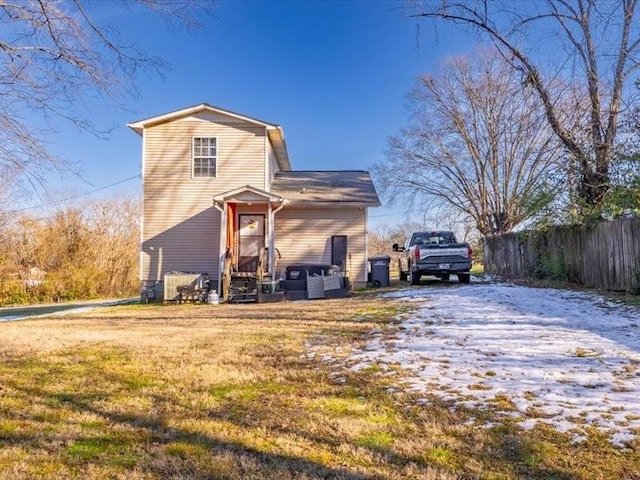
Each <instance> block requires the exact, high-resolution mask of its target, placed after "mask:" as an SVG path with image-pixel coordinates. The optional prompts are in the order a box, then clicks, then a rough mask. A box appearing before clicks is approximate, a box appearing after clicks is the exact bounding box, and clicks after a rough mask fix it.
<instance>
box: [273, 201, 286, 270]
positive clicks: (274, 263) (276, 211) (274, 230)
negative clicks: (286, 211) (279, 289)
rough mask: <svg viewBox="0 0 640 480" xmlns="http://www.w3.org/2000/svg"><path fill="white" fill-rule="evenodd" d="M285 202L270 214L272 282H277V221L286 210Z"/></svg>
mask: <svg viewBox="0 0 640 480" xmlns="http://www.w3.org/2000/svg"><path fill="white" fill-rule="evenodd" d="M284 205H285V200H284V199H283V200H282V204H281V205H280V206H279V207H278V208H276V209H275V210H271V213H270V214H269V273H270V274H271V280H275V278H276V271H275V270H276V262H275V260H276V241H275V233H276V227H275V220H276V213H278V212H279V211H280V210H282V209H283V208H284ZM269 208H271V202H270V203H269Z"/></svg>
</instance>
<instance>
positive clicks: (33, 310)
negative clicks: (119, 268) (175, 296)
mask: <svg viewBox="0 0 640 480" xmlns="http://www.w3.org/2000/svg"><path fill="white" fill-rule="evenodd" d="M139 300H140V299H139V298H138V297H132V298H118V299H110V300H86V301H77V302H70V303H48V304H43V305H29V306H20V307H3V308H0V322H12V321H16V320H25V319H27V318H36V317H46V316H50V315H66V314H69V313H81V312H87V311H89V310H93V309H94V308H98V307H111V306H114V305H124V304H127V303H135V302H138V301H139Z"/></svg>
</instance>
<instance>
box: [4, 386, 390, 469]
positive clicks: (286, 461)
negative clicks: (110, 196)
mask: <svg viewBox="0 0 640 480" xmlns="http://www.w3.org/2000/svg"><path fill="white" fill-rule="evenodd" d="M12 383H13V382H10V383H7V382H5V385H6V386H8V387H10V388H12V389H15V390H17V391H20V392H22V393H23V394H25V395H27V396H28V397H29V398H30V399H31V403H32V404H37V403H40V404H42V405H48V406H49V408H52V405H55V406H54V407H53V408H60V409H66V410H70V411H73V412H74V413H89V414H92V415H91V416H92V418H93V417H94V416H95V417H97V418H100V419H104V420H105V421H106V423H105V425H103V428H102V430H101V433H99V432H98V431H96V432H95V433H96V434H95V435H93V434H91V433H92V432H89V433H87V432H83V433H81V434H79V435H76V436H73V437H72V438H69V439H67V440H66V441H61V439H57V440H56V439H52V438H51V435H53V436H55V433H54V432H49V433H44V432H37V433H36V432H34V434H33V435H28V434H27V433H25V432H24V431H20V430H18V429H16V431H13V432H8V431H2V430H0V445H5V446H8V445H19V446H22V447H25V448H27V449H28V448H34V447H35V448H39V449H44V450H47V451H49V454H50V453H51V449H52V446H51V444H52V443H53V444H57V445H58V446H57V447H56V449H57V450H58V452H57V453H59V454H60V457H61V459H62V460H63V462H64V463H65V464H66V465H67V466H68V467H70V468H77V467H79V466H82V465H84V466H87V465H88V464H95V465H107V466H117V467H120V468H134V467H135V468H136V469H137V470H139V471H144V472H145V473H146V474H151V475H154V476H157V478H167V476H171V477H173V476H174V475H176V474H177V475H182V474H183V473H184V472H185V471H188V478H212V479H216V478H220V479H223V478H224V479H226V478H277V479H286V478H331V479H344V480H376V479H382V478H384V477H382V476H379V475H365V474H359V473H355V472H352V471H350V470H349V469H348V468H347V467H344V468H330V467H326V466H324V465H322V464H320V463H317V462H314V461H312V460H309V459H305V458H302V457H298V456H293V455H284V454H277V453H269V452H265V451H260V450H258V449H256V448H253V447H251V446H247V445H244V444H243V443H240V442H234V441H226V440H223V439H219V438H215V437H213V436H211V435H208V434H204V433H193V432H189V431H184V430H181V429H179V428H175V427H173V426H171V425H169V424H168V422H167V421H166V420H165V419H164V418H163V416H162V415H155V416H154V415H148V416H144V415H137V414H123V413H115V412H112V411H108V410H106V409H103V408H99V407H98V406H96V405H94V403H102V402H103V401H104V400H105V399H106V398H107V396H106V395H103V394H98V393H92V394H81V393H68V392H62V393H49V392H47V391H46V390H45V389H40V388H34V387H24V386H21V385H18V384H15V383H14V384H12ZM155 400H156V401H157V402H166V401H167V399H166V398H163V397H156V398H155ZM160 410H162V408H160ZM16 415H17V417H16V418H20V419H22V420H24V418H25V414H24V412H22V413H20V412H16ZM225 420H228V418H225ZM240 426H242V427H245V426H249V425H240ZM121 427H125V428H124V429H122V428H121ZM128 428H131V429H133V430H134V432H133V433H130V434H129V435H127V434H125V433H123V432H124V431H128V430H127V429H128ZM105 430H106V432H105ZM140 430H143V431H144V432H140ZM141 440H142V441H141ZM318 440H320V439H318ZM61 445H62V446H61ZM64 445H66V446H64ZM149 446H154V448H164V449H165V455H166V457H167V458H166V459H165V460H163V461H159V460H158V458H157V455H153V456H155V457H156V458H155V459H150V458H141V457H138V458H136V455H135V454H134V453H132V452H134V451H135V450H134V449H135V448H138V449H140V448H141V449H143V450H147V447H149ZM201 450H203V451H204V453H205V456H206V459H205V461H203V462H196V463H200V464H199V465H196V464H195V463H194V462H193V461H192V460H194V458H188V457H193V454H197V452H198V451H201ZM172 456H173V457H174V459H171V458H169V457H172ZM196 456H197V455H196ZM214 457H215V458H218V459H220V460H221V461H222V463H225V462H226V464H227V465H226V467H224V468H222V469H220V468H219V465H217V462H216V459H215V458H214ZM176 459H177V460H176ZM180 459H182V460H187V461H186V462H184V461H180ZM195 460H197V459H195ZM180 478H182V477H180Z"/></svg>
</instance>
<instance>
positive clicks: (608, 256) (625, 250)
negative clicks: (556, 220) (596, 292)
mask: <svg viewBox="0 0 640 480" xmlns="http://www.w3.org/2000/svg"><path fill="white" fill-rule="evenodd" d="M484 269H485V272H487V273H494V274H498V275H503V276H506V277H517V278H526V277H539V278H556V279H565V280H570V281H573V282H577V283H581V284H583V285H586V286H588V287H594V288H599V289H602V290H617V291H629V292H633V291H635V292H637V291H638V289H640V218H625V219H622V218H621V219H617V220H614V221H610V222H607V221H603V222H601V223H598V224H597V225H593V226H571V227H554V228H552V229H549V230H546V231H528V232H519V233H508V234H504V235H497V236H493V237H485V238H484Z"/></svg>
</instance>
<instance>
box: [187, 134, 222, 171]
mask: <svg viewBox="0 0 640 480" xmlns="http://www.w3.org/2000/svg"><path fill="white" fill-rule="evenodd" d="M217 158H218V142H217V139H216V138H215V137H193V176H194V177H215V176H216V163H217V162H216V160H217Z"/></svg>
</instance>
